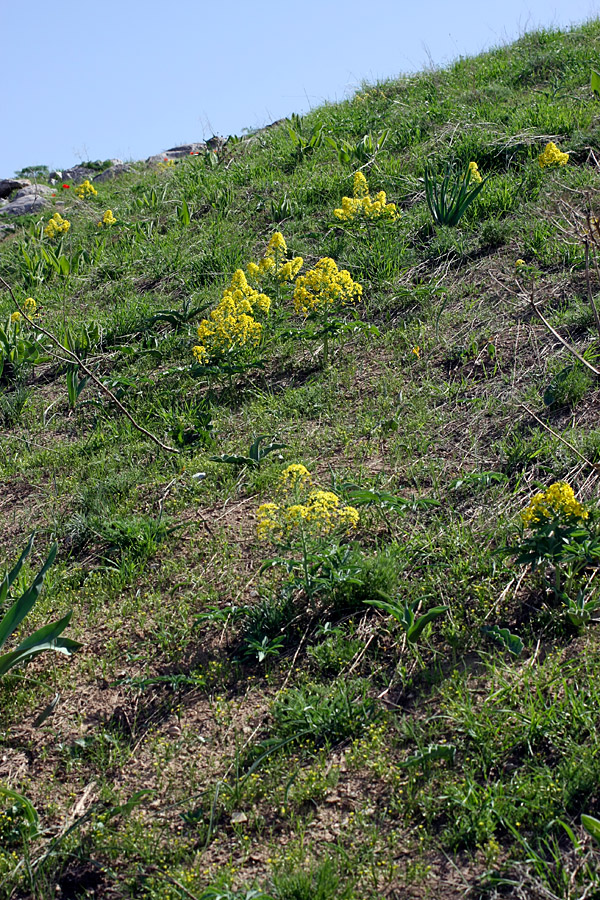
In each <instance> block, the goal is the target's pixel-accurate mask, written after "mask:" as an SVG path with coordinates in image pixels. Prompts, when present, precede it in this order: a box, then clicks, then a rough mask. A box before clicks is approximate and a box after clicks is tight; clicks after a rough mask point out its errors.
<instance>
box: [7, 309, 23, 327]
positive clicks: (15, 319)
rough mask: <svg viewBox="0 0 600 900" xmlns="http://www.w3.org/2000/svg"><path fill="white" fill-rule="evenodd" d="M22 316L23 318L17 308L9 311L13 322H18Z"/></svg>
mask: <svg viewBox="0 0 600 900" xmlns="http://www.w3.org/2000/svg"><path fill="white" fill-rule="evenodd" d="M22 318H23V316H22V315H21V313H20V312H19V311H18V310H17V311H16V312H14V313H11V316H10V321H11V322H12V323H13V324H14V323H15V322H20V321H21V319H22Z"/></svg>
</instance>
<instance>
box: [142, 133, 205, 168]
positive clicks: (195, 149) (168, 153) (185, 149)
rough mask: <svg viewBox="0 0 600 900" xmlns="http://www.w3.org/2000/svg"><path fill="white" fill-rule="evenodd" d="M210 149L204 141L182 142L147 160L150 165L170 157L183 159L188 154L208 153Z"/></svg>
mask: <svg viewBox="0 0 600 900" xmlns="http://www.w3.org/2000/svg"><path fill="white" fill-rule="evenodd" d="M211 140H213V138H211ZM221 140H222V138H221ZM208 149H209V148H208V144H205V143H203V142H200V143H195V144H182V145H181V146H180V147H171V149H170V150H165V152H164V153H155V154H154V156H149V157H148V159H147V160H146V162H147V163H148V165H153V164H156V163H159V162H165V160H169V159H183V158H184V157H186V156H195V155H196V154H197V153H206V151H207V150H208Z"/></svg>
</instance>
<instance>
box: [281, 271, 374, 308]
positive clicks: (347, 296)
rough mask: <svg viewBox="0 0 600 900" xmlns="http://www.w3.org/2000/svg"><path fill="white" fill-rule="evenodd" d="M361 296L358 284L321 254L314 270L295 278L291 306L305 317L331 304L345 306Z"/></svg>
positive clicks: (360, 287)
mask: <svg viewBox="0 0 600 900" xmlns="http://www.w3.org/2000/svg"><path fill="white" fill-rule="evenodd" d="M361 297H362V286H361V285H360V284H357V283H356V282H354V281H353V280H352V277H351V275H350V273H349V272H348V271H347V270H346V269H342V270H339V269H338V267H337V265H336V264H335V262H334V260H333V259H330V258H329V257H324V258H323V259H321V260H319V262H318V263H317V264H316V266H315V267H314V269H310V270H309V271H308V272H307V273H306V274H305V275H300V276H299V277H298V278H297V280H296V288H295V290H294V297H293V300H294V309H295V311H296V312H297V313H298V314H301V315H304V316H307V315H308V314H309V312H312V311H314V310H319V309H324V308H326V307H327V306H331V305H333V304H338V303H339V304H340V305H342V306H347V305H349V304H352V303H357V302H358V301H359V300H360V298H361Z"/></svg>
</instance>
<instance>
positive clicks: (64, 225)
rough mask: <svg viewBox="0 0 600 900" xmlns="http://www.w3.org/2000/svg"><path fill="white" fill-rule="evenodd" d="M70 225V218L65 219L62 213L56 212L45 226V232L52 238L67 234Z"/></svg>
mask: <svg viewBox="0 0 600 900" xmlns="http://www.w3.org/2000/svg"><path fill="white" fill-rule="evenodd" d="M70 227H71V223H70V222H69V220H68V219H63V217H62V216H61V214H60V213H54V215H53V216H52V218H51V219H50V220H49V221H48V222H47V223H46V225H45V226H44V234H45V235H46V237H48V238H50V240H52V239H53V238H55V237H57V236H58V235H60V234H66V233H67V231H68V230H69V228H70Z"/></svg>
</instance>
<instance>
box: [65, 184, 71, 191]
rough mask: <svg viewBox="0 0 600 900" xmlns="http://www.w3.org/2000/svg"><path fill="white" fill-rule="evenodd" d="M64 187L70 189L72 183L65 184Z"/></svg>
mask: <svg viewBox="0 0 600 900" xmlns="http://www.w3.org/2000/svg"><path fill="white" fill-rule="evenodd" d="M63 187H64V188H65V190H68V189H69V188H70V187H71V185H70V184H63Z"/></svg>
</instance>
